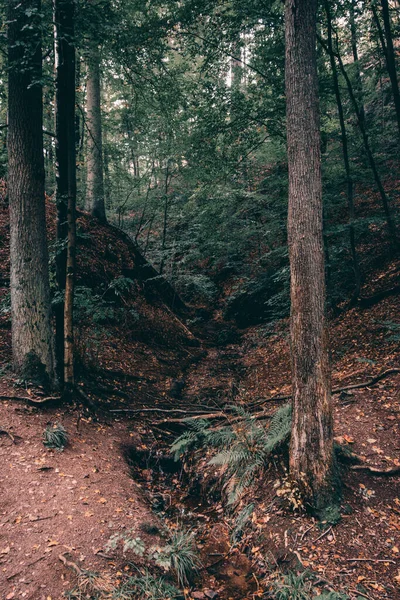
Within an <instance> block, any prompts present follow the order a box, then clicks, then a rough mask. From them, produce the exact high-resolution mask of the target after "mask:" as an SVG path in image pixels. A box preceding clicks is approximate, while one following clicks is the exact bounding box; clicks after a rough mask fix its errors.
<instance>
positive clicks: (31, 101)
mask: <svg viewBox="0 0 400 600" xmlns="http://www.w3.org/2000/svg"><path fill="white" fill-rule="evenodd" d="M40 9H41V6H40V0H30V1H29V2H25V3H20V2H19V1H18V0H9V2H8V59H9V74H8V196H9V206H10V252H11V272H10V286H11V310H12V350H13V364H14V369H15V370H16V371H17V372H18V373H22V372H24V370H25V369H27V368H28V371H29V365H28V362H29V363H30V366H31V367H32V368H34V363H35V362H36V367H38V368H39V369H40V363H41V364H42V365H44V367H45V372H46V373H47V378H48V380H49V382H50V383H51V384H52V385H55V384H56V377H55V365H54V362H55V361H54V348H53V330H52V325H51V305H50V287H49V273H48V249H47V238H46V215H45V195H44V185H45V172H44V155H43V132H42V127H43V101H42V84H41V81H42V45H41V22H40ZM29 12H30V13H31V15H30V16H29ZM28 26H29V29H28ZM25 372H26V371H25ZM27 375H29V372H28V373H27ZM32 375H33V373H32Z"/></svg>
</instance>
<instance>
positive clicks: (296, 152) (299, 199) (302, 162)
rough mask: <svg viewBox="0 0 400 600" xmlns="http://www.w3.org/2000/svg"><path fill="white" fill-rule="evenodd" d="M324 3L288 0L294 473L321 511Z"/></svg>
mask: <svg viewBox="0 0 400 600" xmlns="http://www.w3.org/2000/svg"><path fill="white" fill-rule="evenodd" d="M316 12H317V0H286V5H285V31H286V35H285V37H286V106H287V108H286V113H287V146H288V166H289V212H288V244H289V259H290V274H291V327H290V333H291V356H292V383H293V423H292V436H291V445H290V473H291V477H292V478H293V480H294V481H296V482H297V483H298V485H299V486H300V488H301V490H302V494H303V497H304V500H305V501H306V502H307V503H309V504H310V505H311V506H312V507H313V508H314V509H316V510H321V509H323V508H325V507H326V506H327V505H328V504H329V503H330V502H331V499H332V470H333V417H332V403H331V391H330V367H329V358H328V335H327V326H326V317H325V269H324V249H323V236H322V181H321V154H320V131H319V109H318V92H317V89H318V81H317V66H316V64H317V63H316Z"/></svg>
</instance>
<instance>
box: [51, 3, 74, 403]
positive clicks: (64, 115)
mask: <svg viewBox="0 0 400 600" xmlns="http://www.w3.org/2000/svg"><path fill="white" fill-rule="evenodd" d="M54 8H55V23H56V140H57V143H56V157H57V213H58V214H57V219H58V228H57V234H58V241H59V245H64V246H65V247H66V253H63V252H62V253H60V254H59V261H58V284H59V288H60V291H62V290H65V292H64V305H63V313H61V315H62V319H61V318H60V321H59V323H58V325H59V331H58V332H57V333H58V339H59V342H58V344H59V346H58V347H59V348H60V345H61V352H62V356H60V358H59V360H62V363H61V364H62V365H63V369H62V375H63V381H64V387H65V392H66V393H67V394H68V393H69V392H71V390H72V388H73V387H74V331H73V296H74V279H75V255H76V218H75V206H76V148H75V39H74V20H75V2H74V0H55V6H54ZM61 315H60V316H61Z"/></svg>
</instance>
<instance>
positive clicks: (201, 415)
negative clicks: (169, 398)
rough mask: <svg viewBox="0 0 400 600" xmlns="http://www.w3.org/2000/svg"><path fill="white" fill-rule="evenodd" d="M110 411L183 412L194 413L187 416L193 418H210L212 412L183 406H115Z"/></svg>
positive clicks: (184, 413) (135, 412)
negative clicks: (186, 408)
mask: <svg viewBox="0 0 400 600" xmlns="http://www.w3.org/2000/svg"><path fill="white" fill-rule="evenodd" d="M109 412H110V413H134V414H137V413H145V412H161V413H179V414H183V415H194V416H193V417H187V418H193V419H202V418H209V416H210V413H207V412H205V411H204V412H203V413H202V412H199V411H198V410H185V409H183V408H157V407H155V406H154V407H152V408H114V409H112V410H110V411H109ZM187 418H186V419H181V420H182V421H186V420H187Z"/></svg>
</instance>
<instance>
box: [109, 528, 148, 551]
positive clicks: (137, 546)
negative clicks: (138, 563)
mask: <svg viewBox="0 0 400 600" xmlns="http://www.w3.org/2000/svg"><path fill="white" fill-rule="evenodd" d="M131 534H132V532H131V531H124V532H123V533H115V534H114V535H112V536H111V537H110V539H109V540H108V542H107V545H106V547H105V549H106V551H109V550H115V549H116V548H117V546H118V544H119V542H122V543H123V546H122V547H123V553H124V554H126V552H128V550H131V551H132V552H133V553H134V554H136V555H137V556H143V555H144V553H145V550H146V546H145V544H144V542H143V540H142V539H141V538H140V537H135V538H134V537H132V535H131Z"/></svg>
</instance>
